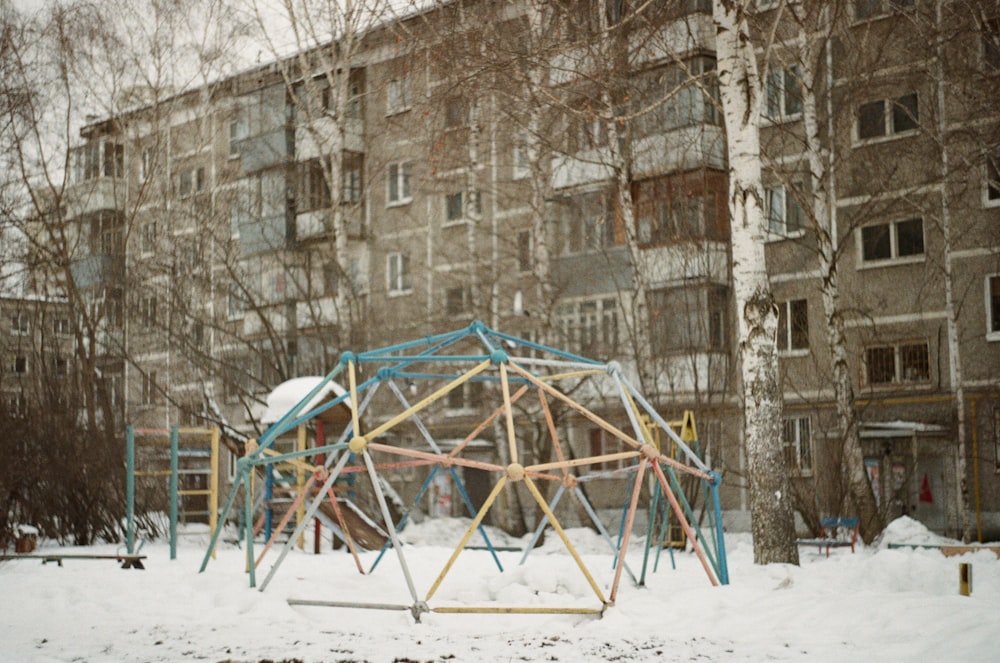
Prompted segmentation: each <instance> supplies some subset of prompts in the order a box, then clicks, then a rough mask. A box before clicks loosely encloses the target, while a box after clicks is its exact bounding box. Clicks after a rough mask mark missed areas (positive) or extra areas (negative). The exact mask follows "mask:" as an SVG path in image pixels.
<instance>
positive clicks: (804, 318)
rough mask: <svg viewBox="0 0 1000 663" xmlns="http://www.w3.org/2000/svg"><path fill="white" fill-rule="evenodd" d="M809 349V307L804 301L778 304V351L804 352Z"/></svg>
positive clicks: (798, 300)
mask: <svg viewBox="0 0 1000 663" xmlns="http://www.w3.org/2000/svg"><path fill="white" fill-rule="evenodd" d="M808 347H809V307H808V305H807V303H806V300H804V299H795V300H792V301H788V302H783V303H781V304H778V350H779V351H781V352H788V351H791V350H805V349H807V348H808Z"/></svg>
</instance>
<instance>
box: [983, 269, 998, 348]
mask: <svg viewBox="0 0 1000 663" xmlns="http://www.w3.org/2000/svg"><path fill="white" fill-rule="evenodd" d="M986 338H987V339H989V340H991V341H1000V275H998V274H993V275H992V276H987V277H986Z"/></svg>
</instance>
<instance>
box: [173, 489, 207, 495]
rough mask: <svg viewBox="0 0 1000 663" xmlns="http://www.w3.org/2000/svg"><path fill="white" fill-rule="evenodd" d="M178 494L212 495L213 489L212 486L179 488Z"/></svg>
mask: <svg viewBox="0 0 1000 663" xmlns="http://www.w3.org/2000/svg"><path fill="white" fill-rule="evenodd" d="M177 494H178V495H211V494H212V490H211V489H210V488H199V489H197V490H195V489H191V490H178V491H177Z"/></svg>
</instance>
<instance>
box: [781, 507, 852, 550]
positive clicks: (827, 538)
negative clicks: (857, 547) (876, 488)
mask: <svg viewBox="0 0 1000 663" xmlns="http://www.w3.org/2000/svg"><path fill="white" fill-rule="evenodd" d="M858 522H859V521H858V519H857V518H854V517H843V516H826V517H824V518H821V519H820V521H819V525H820V528H821V530H822V531H821V533H820V537H819V538H817V539H799V540H797V541H796V543H797V544H799V545H800V546H816V547H817V548H818V549H819V550H821V551H822V550H823V549H824V548H825V549H826V556H827V557H829V556H830V548H847V547H850V549H851V552H854V544H855V543H857V542H858Z"/></svg>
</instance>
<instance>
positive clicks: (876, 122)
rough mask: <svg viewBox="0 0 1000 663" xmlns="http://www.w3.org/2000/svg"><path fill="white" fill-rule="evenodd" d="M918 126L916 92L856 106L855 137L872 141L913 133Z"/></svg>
mask: <svg viewBox="0 0 1000 663" xmlns="http://www.w3.org/2000/svg"><path fill="white" fill-rule="evenodd" d="M919 128H920V111H919V104H918V100H917V93H916V92H911V93H910V94H904V95H903V96H901V97H895V98H893V99H879V100H877V101H870V102H868V103H865V104H861V105H860V106H858V115H857V134H856V135H857V139H858V141H860V142H866V141H874V140H879V139H885V138H891V137H895V136H900V135H909V134H912V133H915V132H916V131H917V130H918V129H919Z"/></svg>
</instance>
